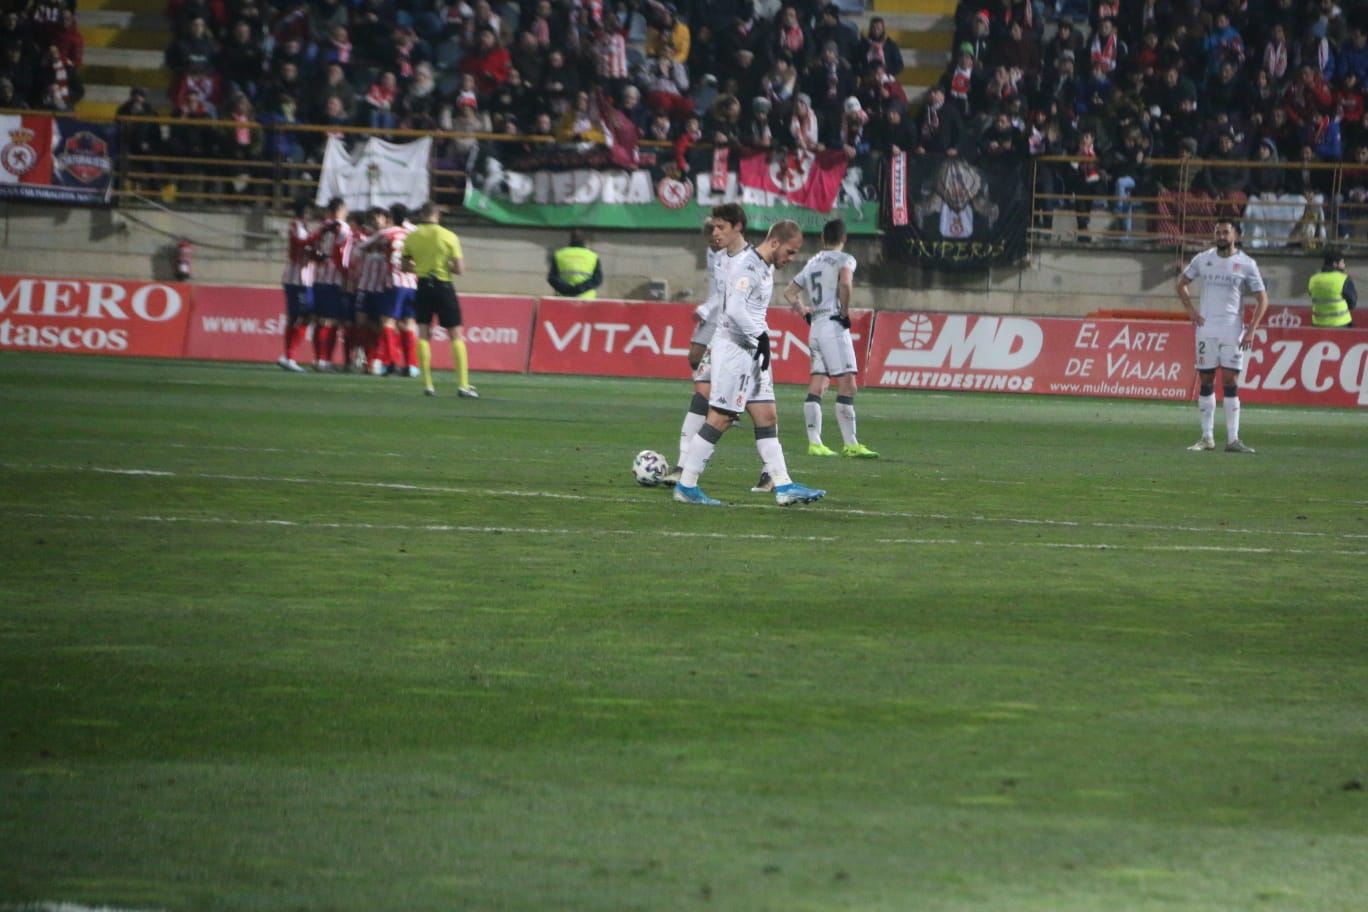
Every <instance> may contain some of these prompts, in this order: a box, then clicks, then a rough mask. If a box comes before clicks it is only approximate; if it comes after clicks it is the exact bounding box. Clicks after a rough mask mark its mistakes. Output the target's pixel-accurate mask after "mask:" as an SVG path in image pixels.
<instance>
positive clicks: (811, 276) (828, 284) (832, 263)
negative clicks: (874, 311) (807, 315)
mask: <svg viewBox="0 0 1368 912" xmlns="http://www.w3.org/2000/svg"><path fill="white" fill-rule="evenodd" d="M843 269H849V270H850V272H851V275H854V273H855V258H854V257H853V256H851V255H850V254H848V253H846V252H845V251H844V250H823V251H821V252H820V253H818V254H816V255H814V256H813V258H812V259H810V260H808V261H807V265H805V266H804V267H803V270H802V272H800V273H798V275H797V276H796V277H794V279H793V282H794V284H795V285H797V286H798V287H799V288H801V289H803V290H804V291H806V292H807V296H808V298H809V299H811V301H812V321H813V325H814V326H815V325H817V319H818V318H819V317H820V318H821V319H829V318H830V317H831V315H832V314H834V313H837V312H838V311H839V310H840V309H841V301H840V298H838V297H837V294H836V289H837V287H838V286H839V285H840V280H841V270H843Z"/></svg>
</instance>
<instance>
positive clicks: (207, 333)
mask: <svg viewBox="0 0 1368 912" xmlns="http://www.w3.org/2000/svg"><path fill="white" fill-rule="evenodd" d="M193 292H194V309H193V317H192V319H191V320H190V325H189V332H188V333H187V334H186V337H185V354H184V357H187V358H206V359H210V360H223V361H268V362H269V361H274V360H275V359H276V358H278V357H280V353H281V345H282V335H281V333H282V331H283V330H284V328H285V323H284V304H285V299H284V296H283V293H282V292H281V290H280V289H278V288H235V287H232V286H227V285H196V286H194V287H193ZM534 303H535V299H533V298H521V297H506V296H500V295H461V317H462V320H463V321H464V323H465V337H466V350H467V352H469V355H470V368H471V370H477V371H514V372H522V371H525V370H526V369H527V351H528V338H529V336H530V333H531V329H532V313H533V309H534ZM432 341H433V343H434V344H433V346H432V364H433V366H434V367H436V368H439V369H443V370H445V369H448V368H450V367H451V346H450V345H448V344H446V343H447V341H448V339H447V335H446V333H445V332H443V331H442V330H441V328H440V327H434V328H433V333H432ZM311 354H312V353H311V352H306V357H308V356H311ZM310 360H312V358H311V357H310Z"/></svg>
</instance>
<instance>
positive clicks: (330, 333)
mask: <svg viewBox="0 0 1368 912" xmlns="http://www.w3.org/2000/svg"><path fill="white" fill-rule="evenodd" d="M324 212H325V218H324V220H323V224H321V225H319V226H318V227H317V228H315V229H314V231H313V233H312V234H310V235H309V246H311V247H312V248H313V250H314V256H315V258H316V262H317V264H318V268H317V272H315V273H314V313H315V315H316V317H317V320H316V325H315V326H314V367H316V368H317V369H318V370H321V371H322V370H328V369H330V368H331V366H332V353H333V346H334V345H335V344H336V342H337V326H338V323H339V322H340V321H341V320H342V319H344V318H346V317H349V316H350V314H348V313H347V304H346V301H345V299H344V298H343V292H344V290H345V287H346V282H347V267H348V266H349V265H350V264H351V248H352V231H351V226H349V225H348V224H347V204H346V202H345V201H344V200H343V199H342V197H340V196H335V197H333V198H332V199H330V200H328V205H327V207H326V208H325V210H324Z"/></svg>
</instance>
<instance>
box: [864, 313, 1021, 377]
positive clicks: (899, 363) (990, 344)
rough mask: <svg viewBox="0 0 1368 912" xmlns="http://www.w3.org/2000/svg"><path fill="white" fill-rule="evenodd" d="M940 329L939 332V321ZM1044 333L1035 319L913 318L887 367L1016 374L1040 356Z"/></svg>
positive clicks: (901, 330)
mask: <svg viewBox="0 0 1368 912" xmlns="http://www.w3.org/2000/svg"><path fill="white" fill-rule="evenodd" d="M937 319H939V322H940V328H939V331H937V328H936V322H937ZM1044 338H1045V337H1044V333H1043V332H1042V331H1041V329H1040V326H1039V324H1037V323H1036V322H1035V321H1034V320H1026V319H1023V318H1021V317H975V316H969V315H967V314H953V315H950V316H944V317H939V318H937V317H932V316H928V315H926V314H912V315H911V316H909V317H907V318H906V319H904V320H903V322H902V324H901V325H900V326H899V327H898V341H899V342H900V343H901V344H902V346H903V347H902V348H901V349H898V348H894V349H891V350H890V351H889V353H888V358H887V360H886V361H885V362H884V364H885V366H887V367H921V368H952V369H953V368H965V367H967V368H971V369H973V370H996V371H1013V370H1020V369H1021V368H1023V367H1026V366H1027V365H1029V364H1031V363H1032V362H1034V361H1035V359H1036V358H1037V357H1038V356H1039V355H1040V351H1041V347H1042V345H1043V342H1044Z"/></svg>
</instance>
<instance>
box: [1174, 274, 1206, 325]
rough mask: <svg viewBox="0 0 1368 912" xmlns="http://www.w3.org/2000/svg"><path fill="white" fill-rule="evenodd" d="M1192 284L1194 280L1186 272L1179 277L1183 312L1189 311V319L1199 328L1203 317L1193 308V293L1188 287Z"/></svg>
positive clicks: (1179, 296) (1179, 298)
mask: <svg viewBox="0 0 1368 912" xmlns="http://www.w3.org/2000/svg"><path fill="white" fill-rule="evenodd" d="M1191 284H1192V279H1190V278H1189V277H1188V274H1187V273H1186V272H1185V273H1183V274H1182V275H1180V276H1179V277H1178V300H1179V301H1180V302H1181V303H1182V305H1183V310H1186V311H1187V315H1188V319H1189V320H1191V321H1192V322H1193V323H1195V324H1197V325H1198V326H1201V325H1202V315H1201V314H1200V313H1198V312H1197V308H1195V307H1193V306H1192V292H1191V291H1189V290H1188V286H1189V285H1191Z"/></svg>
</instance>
